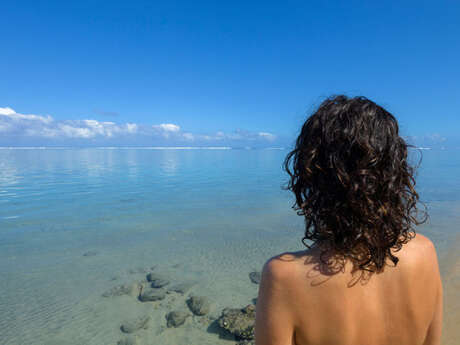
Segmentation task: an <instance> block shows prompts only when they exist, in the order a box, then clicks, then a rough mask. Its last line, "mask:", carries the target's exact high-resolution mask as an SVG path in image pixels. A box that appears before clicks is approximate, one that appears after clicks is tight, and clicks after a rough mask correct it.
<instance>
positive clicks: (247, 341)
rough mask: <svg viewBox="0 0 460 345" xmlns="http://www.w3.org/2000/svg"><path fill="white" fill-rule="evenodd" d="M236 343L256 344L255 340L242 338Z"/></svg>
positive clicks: (238, 344) (243, 344)
mask: <svg viewBox="0 0 460 345" xmlns="http://www.w3.org/2000/svg"><path fill="white" fill-rule="evenodd" d="M236 345H256V342H255V341H254V340H241V341H240V342H238V343H237V344H236Z"/></svg>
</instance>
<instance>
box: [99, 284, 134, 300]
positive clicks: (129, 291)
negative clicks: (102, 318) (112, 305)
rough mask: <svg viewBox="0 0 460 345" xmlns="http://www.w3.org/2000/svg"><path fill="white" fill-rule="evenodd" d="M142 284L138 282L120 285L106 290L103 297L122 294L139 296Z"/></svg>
mask: <svg viewBox="0 0 460 345" xmlns="http://www.w3.org/2000/svg"><path fill="white" fill-rule="evenodd" d="M139 289H140V285H139V284H138V283H133V284H123V285H118V286H115V287H113V288H111V289H110V290H108V291H106V292H104V293H103V294H102V297H114V296H122V295H130V296H137V295H138V294H139Z"/></svg>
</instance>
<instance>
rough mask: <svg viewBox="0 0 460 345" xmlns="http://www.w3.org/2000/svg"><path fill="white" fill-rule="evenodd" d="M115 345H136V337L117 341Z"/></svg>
mask: <svg viewBox="0 0 460 345" xmlns="http://www.w3.org/2000/svg"><path fill="white" fill-rule="evenodd" d="M117 345H137V338H136V337H126V338H123V339H121V340H118V342H117Z"/></svg>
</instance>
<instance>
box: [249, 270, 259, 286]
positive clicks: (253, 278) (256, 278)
mask: <svg viewBox="0 0 460 345" xmlns="http://www.w3.org/2000/svg"><path fill="white" fill-rule="evenodd" d="M261 278H262V274H261V273H260V272H251V273H249V279H251V281H252V282H253V283H254V284H259V283H260V279H261Z"/></svg>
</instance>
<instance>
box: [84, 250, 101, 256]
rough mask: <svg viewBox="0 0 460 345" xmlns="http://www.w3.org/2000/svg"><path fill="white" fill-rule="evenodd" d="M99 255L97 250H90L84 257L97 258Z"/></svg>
mask: <svg viewBox="0 0 460 345" xmlns="http://www.w3.org/2000/svg"><path fill="white" fill-rule="evenodd" d="M97 254H98V253H97V251H95V250H90V251H87V252H85V253H83V256H96V255H97Z"/></svg>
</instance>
